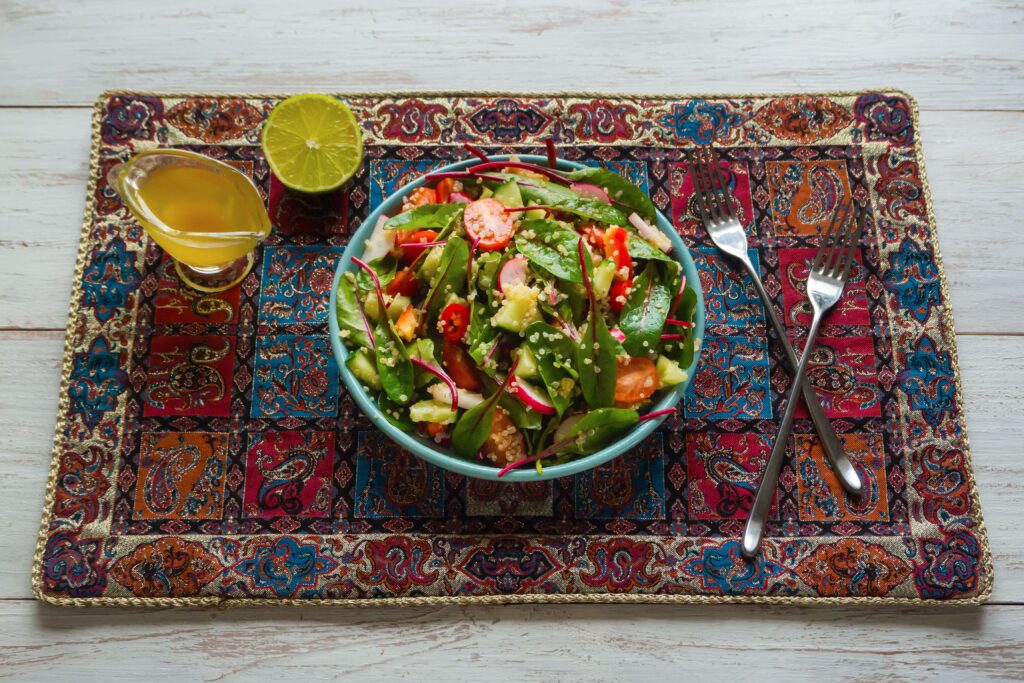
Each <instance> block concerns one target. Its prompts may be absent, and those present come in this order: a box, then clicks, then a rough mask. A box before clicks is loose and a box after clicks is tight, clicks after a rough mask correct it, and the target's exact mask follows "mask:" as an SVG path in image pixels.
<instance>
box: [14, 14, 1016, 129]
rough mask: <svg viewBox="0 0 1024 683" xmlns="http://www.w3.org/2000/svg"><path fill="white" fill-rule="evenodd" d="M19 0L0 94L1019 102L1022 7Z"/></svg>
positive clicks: (76, 99) (50, 100) (946, 104)
mask: <svg viewBox="0 0 1024 683" xmlns="http://www.w3.org/2000/svg"><path fill="white" fill-rule="evenodd" d="M107 5H108V3H103V2H95V1H93V2H79V3H61V2H57V0H46V1H43V2H29V0H8V2H5V3H3V5H2V9H0V12H2V14H0V16H3V21H2V22H0V64H5V65H11V66H13V68H9V69H7V70H6V71H5V74H4V82H5V87H4V88H3V89H0V104H3V105H11V104H31V105H39V104H46V105H54V104H75V105H83V104H88V103H90V102H91V101H92V100H93V98H94V97H95V96H96V94H97V93H99V92H100V91H102V90H104V89H107V88H111V87H134V88H140V89H149V90H152V89H165V90H166V89H176V88H188V89H192V90H201V89H206V90H209V89H211V88H231V89H236V90H254V89H260V90H262V91H264V92H265V91H289V92H291V91H296V90H323V89H346V88H348V89H374V90H380V89H397V88H417V89H455V88H462V89H483V90H486V89H501V90H514V91H523V90H537V89H538V88H543V89H555V90H558V89H562V90H564V89H578V88H581V87H586V88H588V89H592V90H610V91H622V90H628V91H630V92H664V91H676V92H678V91H687V92H749V91H750V90H751V89H752V84H756V86H757V89H758V90H767V91H780V90H794V89H795V90H836V89H858V88H863V87H882V86H900V87H903V88H905V89H907V90H909V91H911V92H913V93H914V94H915V95H916V96H917V97H918V98H919V99H921V101H922V102H923V103H925V106H926V107H929V108H944V109H973V108H989V109H1021V108H1024V89H1022V88H1021V87H1020V85H1021V79H1020V74H1021V69H1022V67H1024V54H1022V52H1021V50H1020V43H1021V38H1022V32H1024V29H1022V23H1021V21H1020V6H1019V5H1017V4H1016V3H1014V2H1012V0H1000V1H998V2H994V1H993V2H985V3H978V2H967V1H966V0H960V1H957V2H945V3H933V2H930V1H929V0H913V1H910V0H907V1H905V2H900V3H892V2H889V1H888V0H871V1H867V2H843V3H829V5H828V9H827V10H826V11H821V8H820V7H819V6H809V7H805V8H801V7H800V6H793V7H788V6H787V7H786V8H785V9H781V8H780V6H779V4H778V3H777V2H775V0H754V1H751V2H748V3H744V7H743V11H742V12H740V13H737V11H736V9H735V7H733V6H732V5H730V4H728V3H721V2H717V1H716V0H693V1H691V2H685V3H672V4H668V3H641V2H623V1H622V0H599V1H595V2H580V1H579V0H575V1H574V0H558V1H555V2H552V1H551V0H517V1H516V2H498V3H475V2H468V1H464V2H456V3H452V2H445V3H421V2H417V1H416V0H392V1H390V2H375V3H369V4H367V5H365V6H362V7H351V6H344V5H339V4H338V3H336V2H331V0H309V1H307V2H304V3H303V4H302V11H295V8H294V7H292V6H291V5H289V4H288V3H281V2H277V3H261V4H260V5H259V8H258V9H256V8H253V7H250V5H249V4H248V3H234V4H227V5H219V6H217V7H214V6H212V5H211V4H210V3H208V2H205V1H204V0H188V1H187V2H175V3H159V2H136V3H129V4H127V5H125V4H123V3H121V4H118V5H117V7H116V9H114V8H113V7H108V6H107Z"/></svg>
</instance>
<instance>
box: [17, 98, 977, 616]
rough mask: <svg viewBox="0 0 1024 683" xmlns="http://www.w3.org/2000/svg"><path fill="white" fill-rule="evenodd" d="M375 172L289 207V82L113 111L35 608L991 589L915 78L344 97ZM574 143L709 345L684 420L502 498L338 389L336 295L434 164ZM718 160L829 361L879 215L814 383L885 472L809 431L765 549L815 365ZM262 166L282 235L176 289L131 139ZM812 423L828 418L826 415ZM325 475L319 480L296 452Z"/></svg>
mask: <svg viewBox="0 0 1024 683" xmlns="http://www.w3.org/2000/svg"><path fill="white" fill-rule="evenodd" d="M339 97H342V98H343V99H345V100H346V101H347V102H348V103H349V105H350V106H351V108H352V110H353V112H354V113H355V115H356V117H357V119H358V120H359V122H360V124H361V126H362V131H363V136H364V142H365V158H364V162H363V165H362V168H361V169H360V171H359V172H358V174H357V175H356V176H355V178H354V179H353V180H352V181H351V182H350V183H349V184H347V185H346V186H345V187H343V188H342V189H341V190H339V191H337V192H333V193H330V194H327V195H318V196H303V195H300V194H294V193H292V192H289V191H286V190H285V189H284V188H283V187H282V186H281V185H280V184H279V183H278V182H277V181H276V179H275V178H274V177H273V176H272V174H271V173H270V171H269V169H268V166H267V163H266V161H265V159H264V157H263V154H262V152H261V150H260V146H259V141H260V130H261V126H262V123H263V121H264V119H265V118H266V117H267V115H268V114H269V112H270V111H271V109H272V108H273V107H274V105H275V104H276V103H277V102H278V101H279V100H280V96H272V95H249V94H244V95H221V94H210V95H185V94H178V95H160V94H147V93H127V92H125V93H119V92H114V93H106V94H104V95H103V96H102V97H101V98H100V99H99V101H98V102H97V104H96V107H95V111H94V118H93V125H94V129H93V147H92V160H91V172H90V179H89V184H88V195H87V203H86V211H85V219H84V225H83V231H82V237H81V248H80V251H79V255H78V263H77V267H76V269H75V279H74V287H73V291H72V296H71V309H70V311H69V320H68V328H67V342H66V353H65V357H64V365H63V381H62V385H61V391H60V397H59V413H58V418H57V429H56V438H55V447H54V451H53V463H52V470H51V476H50V479H49V484H48V488H47V491H46V499H45V512H44V519H43V524H42V530H41V538H40V543H39V547H38V550H37V552H36V556H35V566H34V570H33V583H34V587H35V591H36V595H37V596H38V597H39V598H40V599H41V600H45V601H47V602H51V603H57V604H64V605H78V606H84V605H92V604H104V605H186V604H267V603H274V604H308V603H331V604H340V605H364V604H392V605H407V604H417V603H435V604H436V603H447V602H463V603H467V602H482V603H488V602H663V603H675V602H725V601H742V602H789V603H801V602H807V603H837V602H840V603H850V604H857V603H867V602H893V603H895V602H913V603H928V604H963V603H978V602H982V601H984V600H985V599H986V598H987V597H988V596H989V594H990V592H991V586H992V562H991V554H990V550H989V546H988V540H987V537H986V533H985V528H984V525H983V523H982V517H981V509H980V505H979V500H978V495H977V490H976V486H975V481H974V475H973V473H972V470H971V462H970V456H969V449H968V441H967V434H966V432H965V427H964V415H963V405H964V403H963V398H962V396H961V392H960V377H959V371H958V366H957V352H956V339H955V336H954V333H953V324H952V314H951V311H950V304H949V293H948V290H947V287H946V280H945V277H944V274H943V271H942V261H941V257H940V254H939V249H938V241H937V239H936V232H935V230H936V228H935V220H934V215H933V212H932V207H931V199H930V196H929V191H928V185H927V181H926V176H925V172H924V167H923V163H922V152H921V141H920V138H919V130H918V123H917V110H916V105H915V103H914V102H913V100H912V99H911V98H910V97H909V96H907V95H905V94H903V93H899V92H895V91H882V92H863V93H832V94H820V95H815V94H802V95H785V96H772V95H749V96H685V95H684V96H619V95H600V94H590V93H588V94H571V93H569V94H555V95H512V94H501V93H482V94H472V93H466V94H460V95H451V94H437V93H433V94H431V93H421V94H413V93H398V94H349V95H339ZM548 138H553V139H554V140H555V141H556V142H557V144H558V149H559V154H560V155H561V156H563V157H564V158H567V159H572V160H575V161H581V162H583V163H586V164H595V165H603V166H607V167H609V168H611V169H614V170H615V171H617V172H619V173H621V174H623V175H625V176H627V177H629V178H630V179H631V180H632V181H633V182H635V183H636V184H638V185H639V186H641V187H642V188H643V189H644V190H646V191H647V192H648V193H649V194H650V196H651V197H652V198H653V200H654V203H655V204H656V205H657V207H658V208H659V209H660V210H661V211H662V212H663V213H664V214H665V215H666V216H668V217H669V218H670V219H671V220H672V222H673V223H674V225H675V226H676V229H677V230H678V231H679V233H680V234H681V235H682V237H683V239H684V240H685V241H686V243H687V244H688V245H689V246H690V248H691V250H692V252H693V255H694V258H695V260H696V262H697V265H698V268H699V270H700V272H701V284H702V286H703V289H704V294H705V300H706V307H707V322H708V325H707V330H706V336H705V339H704V340H703V356H702V358H701V362H700V366H699V369H698V371H697V373H696V375H695V377H694V379H693V382H692V385H691V387H690V389H689V392H688V394H687V395H686V397H685V399H684V402H683V405H682V409H681V410H680V411H679V413H677V414H676V415H675V416H673V417H671V418H670V419H668V420H667V421H666V422H665V424H664V425H663V426H662V427H661V428H660V429H659V430H658V431H657V432H656V433H655V434H654V435H653V436H651V437H650V438H649V439H648V440H647V441H646V442H644V443H643V445H642V446H641V447H639V448H637V449H635V450H634V451H631V452H629V453H627V454H625V455H623V456H622V457H620V458H618V459H616V460H614V461H612V462H611V463H608V464H607V465H605V466H603V467H600V468H598V469H595V470H592V471H590V472H587V473H584V474H580V475H577V476H575V477H569V478H563V479H558V480H555V481H544V482H536V483H532V484H502V483H495V482H490V481H476V480H471V479H466V478H463V477H461V476H458V475H455V474H451V473H447V472H445V471H443V470H440V469H437V468H435V467H433V466H431V465H428V464H426V463H424V462H422V461H420V460H419V459H417V458H416V457H414V456H412V455H411V454H409V453H407V452H404V451H402V450H400V449H399V448H397V447H396V446H395V445H394V444H392V443H391V442H390V441H389V440H387V439H386V437H384V435H383V434H382V433H381V432H379V431H377V430H375V429H374V428H373V426H371V424H370V422H369V421H368V420H367V419H366V418H365V417H364V416H363V415H362V413H361V412H360V411H359V409H358V408H357V407H356V405H355V403H354V402H353V400H352V399H351V397H350V396H349V395H348V394H347V393H346V391H345V389H344V388H343V387H342V386H341V385H340V382H339V377H338V368H337V366H336V365H335V361H334V359H333V357H332V353H331V344H330V340H329V338H328V328H327V316H328V315H330V314H331V312H330V311H328V307H327V303H328V295H329V289H330V286H331V281H332V275H333V273H334V269H335V266H336V263H337V261H338V258H339V256H340V254H341V252H342V250H343V248H344V246H345V245H346V243H347V241H348V236H349V235H350V234H351V233H352V232H353V231H354V229H355V228H356V227H358V226H359V225H360V224H361V222H362V221H363V220H364V219H365V217H366V216H367V215H368V214H369V212H370V211H372V210H373V209H374V208H375V207H376V206H378V205H379V204H380V203H381V202H382V201H383V200H384V199H385V198H386V197H387V196H388V195H389V194H390V193H392V192H394V191H395V190H396V189H397V188H399V187H401V186H402V185H403V184H404V183H406V182H408V181H410V180H412V179H414V178H416V177H417V176H418V175H420V174H422V173H423V172H425V171H428V170H430V169H433V168H436V167H438V166H441V165H444V164H448V163H450V162H452V161H455V160H458V159H462V158H465V157H466V156H467V153H466V152H465V150H464V149H463V148H462V145H463V143H466V142H471V143H474V144H476V145H478V146H480V147H481V148H483V149H484V150H485V151H487V152H490V153H533V154H537V153H543V149H544V143H545V140H547V139H548ZM712 143H713V144H714V145H715V146H716V147H717V148H718V150H719V152H720V154H721V167H722V171H723V174H727V177H728V185H729V189H730V191H731V193H732V194H733V196H734V198H735V202H736V205H737V207H738V211H739V213H740V215H741V220H742V221H743V223H744V224H745V225H747V226H748V231H749V234H750V256H751V258H752V259H753V261H754V263H755V264H757V266H758V267H759V268H760V270H761V272H762V273H763V276H764V280H765V285H766V287H767V289H768V291H769V293H770V294H771V296H773V297H774V299H775V305H776V306H777V308H778V310H780V311H782V313H783V316H784V319H785V324H786V325H787V327H788V330H789V332H790V334H791V336H792V340H793V342H794V344H795V346H796V347H797V348H798V349H799V348H800V347H801V345H802V342H801V339H802V338H803V337H804V336H805V335H806V330H807V327H808V325H809V322H810V307H809V304H808V301H807V299H806V297H805V296H804V288H805V280H806V275H807V269H808V262H809V259H810V258H811V257H812V255H813V254H814V250H815V248H816V246H817V244H818V237H817V231H818V228H819V226H821V225H822V224H823V223H825V222H827V219H828V218H829V217H830V216H831V215H832V213H833V211H834V210H835V207H836V205H837V203H839V202H845V201H849V200H850V198H853V199H854V200H855V201H857V202H859V203H861V204H862V205H864V206H866V207H867V224H866V228H865V231H866V234H865V242H864V247H863V248H862V249H861V250H860V251H859V252H858V255H857V262H856V268H855V271H856V272H855V277H854V278H853V279H852V282H851V283H850V284H849V285H847V287H846V293H845V295H844V296H843V299H842V301H841V302H840V304H839V305H838V306H837V307H836V309H835V310H834V311H833V312H832V314H831V315H830V316H829V317H828V319H827V322H826V324H825V325H824V327H823V330H822V334H821V337H820V339H819V340H818V342H817V344H816V348H815V351H814V354H813V356H812V359H811V365H810V372H809V375H810V378H811V381H812V383H813V384H814V386H815V387H816V388H817V390H818V393H819V394H820V395H821V397H822V400H823V405H824V407H825V412H826V413H827V415H828V416H829V417H830V418H831V420H832V424H833V426H834V427H835V429H836V431H837V432H838V434H839V435H840V438H841V440H842V442H843V444H844V445H845V447H846V450H847V452H848V453H849V454H850V456H851V458H852V460H853V461H854V463H855V464H856V467H857V469H858V471H859V473H860V475H861V477H862V478H863V480H864V481H865V482H866V492H865V494H864V495H863V496H861V497H860V498H851V497H849V496H848V495H846V494H845V493H844V492H843V491H842V490H841V488H840V487H839V485H838V483H837V480H836V478H835V476H834V475H833V474H832V472H831V470H830V469H829V467H828V466H827V465H826V464H825V461H824V460H823V455H822V449H821V447H820V446H819V444H818V442H817V440H816V437H815V435H814V430H813V426H812V424H811V422H810V420H809V419H808V418H807V413H806V412H802V413H801V412H798V414H797V416H798V419H797V421H796V424H795V428H794V433H793V436H792V437H791V442H790V444H789V449H790V450H789V457H788V459H787V461H786V463H785V465H784V467H783V470H782V474H781V477H780V480H779V487H778V494H777V499H776V502H775V504H774V506H773V509H772V513H771V521H770V522H769V524H768V526H767V532H766V535H767V538H766V539H765V542H764V544H763V549H762V552H761V553H760V555H759V556H758V557H757V559H756V560H754V561H747V560H745V559H744V558H743V557H742V555H741V553H740V544H739V534H740V533H741V531H742V528H743V524H744V520H745V518H746V516H747V511H748V509H749V508H750V505H751V502H752V499H753V495H754V491H755V487H756V485H757V483H758V481H759V479H760V472H761V470H762V469H763V468H764V466H765V463H766V460H767V457H768V454H769V452H770V450H771V447H772V443H773V440H774V438H775V434H776V431H777V429H778V422H779V420H780V416H781V413H782V406H783V403H784V401H785V397H786V395H787V393H788V388H789V369H788V367H787V366H786V364H785V362H784V360H783V356H782V352H781V350H780V348H779V346H778V344H777V343H776V341H775V340H773V339H771V338H770V337H769V336H768V335H767V334H766V326H765V313H764V309H763V308H762V305H761V302H760V300H759V299H758V297H757V295H756V293H755V291H754V289H753V288H752V286H751V285H750V284H749V282H748V281H747V279H746V278H745V277H744V276H742V275H741V273H740V272H739V271H738V270H737V269H736V268H735V267H734V264H732V263H730V262H729V261H727V260H726V259H724V258H723V257H722V255H721V254H719V253H718V252H717V251H716V250H715V248H714V247H713V246H712V245H711V244H710V242H709V240H708V237H707V235H706V234H705V232H704V230H703V229H702V227H701V226H700V225H699V223H698V220H697V212H696V210H695V209H696V205H695V202H694V198H693V185H692V179H691V177H690V174H689V173H688V172H687V167H686V164H685V160H684V152H685V151H686V150H687V149H689V148H693V147H694V146H698V145H710V144H712ZM157 147H175V148H179V149H188V150H193V151H196V152H200V153H202V154H205V155H208V156H211V157H213V158H215V159H220V160H223V161H225V162H226V163H228V164H231V165H232V166H234V167H236V168H238V169H241V170H242V171H244V172H245V173H246V174H248V175H249V176H250V177H251V178H252V179H253V181H254V182H255V183H256V185H257V187H258V188H259V189H260V192H261V193H262V194H263V195H264V197H265V199H266V201H267V204H268V208H269V213H270V216H271V219H272V222H273V224H274V232H273V234H272V235H271V237H270V238H269V239H268V240H267V241H266V242H265V243H264V244H263V245H262V246H261V247H260V248H259V249H258V251H257V255H256V265H255V267H254V269H253V271H252V272H251V274H249V275H248V277H246V278H245V279H244V281H242V282H241V284H239V285H238V286H236V287H235V288H233V289H231V290H229V291H227V292H225V293H222V294H208V295H201V294H197V293H194V292H191V291H190V290H187V289H184V288H182V287H181V286H180V284H179V281H178V279H177V276H176V274H175V271H174V269H173V267H172V266H171V265H170V264H169V262H168V260H167V258H166V257H165V255H164V254H163V252H162V251H161V250H160V249H159V248H158V247H156V246H155V245H154V244H153V242H152V241H151V240H150V239H148V238H147V236H146V234H145V233H144V232H143V230H142V229H141V228H140V227H139V225H138V223H137V222H136V221H135V220H134V218H133V217H132V215H131V214H130V213H129V211H128V210H127V208H126V207H125V205H124V204H123V203H122V202H121V200H120V199H119V197H118V195H117V193H116V192H115V190H114V188H113V187H111V185H110V183H109V181H108V172H109V171H110V170H111V169H112V168H113V167H114V166H116V165H117V164H119V163H121V162H123V161H126V160H127V159H128V158H129V157H130V156H131V155H132V154H133V153H136V152H139V151H141V150H147V149H153V148H157ZM803 410H804V409H803V407H801V411H803ZM297 457H299V458H301V459H302V463H301V464H302V466H301V467H299V466H298V465H297V464H296V462H295V461H294V460H293V458H297Z"/></svg>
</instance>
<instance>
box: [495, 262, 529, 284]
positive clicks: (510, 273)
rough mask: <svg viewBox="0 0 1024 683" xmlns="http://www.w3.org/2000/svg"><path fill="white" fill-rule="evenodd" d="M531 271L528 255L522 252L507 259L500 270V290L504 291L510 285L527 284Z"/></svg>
mask: <svg viewBox="0 0 1024 683" xmlns="http://www.w3.org/2000/svg"><path fill="white" fill-rule="evenodd" d="M529 272H530V269H529V266H528V264H527V262H526V257H525V256H523V255H521V254H520V255H517V256H515V257H513V258H510V259H509V260H508V261H505V265H503V266H502V267H501V270H499V271H498V291H499V292H504V291H505V290H506V289H508V288H509V287H514V286H515V285H523V284H526V278H527V275H528V274H529Z"/></svg>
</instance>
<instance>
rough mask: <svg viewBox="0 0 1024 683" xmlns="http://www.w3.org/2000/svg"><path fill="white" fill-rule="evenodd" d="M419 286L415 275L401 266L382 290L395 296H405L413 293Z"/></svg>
mask: <svg viewBox="0 0 1024 683" xmlns="http://www.w3.org/2000/svg"><path fill="white" fill-rule="evenodd" d="M419 288H420V281H419V280H417V279H416V276H415V275H413V274H412V271H411V270H409V269H408V268H403V269H402V270H400V271H398V273H396V274H395V277H394V278H392V280H391V282H389V283H387V284H386V285H385V286H384V292H385V293H387V294H390V295H391V296H395V295H397V294H404V295H406V296H412V295H414V294H415V293H416V292H417V291H418V290H419Z"/></svg>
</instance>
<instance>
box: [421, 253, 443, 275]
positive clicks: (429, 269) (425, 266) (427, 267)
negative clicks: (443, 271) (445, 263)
mask: <svg viewBox="0 0 1024 683" xmlns="http://www.w3.org/2000/svg"><path fill="white" fill-rule="evenodd" d="M443 251H444V249H443V248H441V247H433V248H431V250H430V251H429V252H427V255H426V256H424V257H423V262H422V263H421V264H420V270H419V276H420V280H421V281H423V282H430V281H431V280H433V279H434V274H435V273H436V272H437V267H438V266H439V265H441V252H443Z"/></svg>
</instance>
